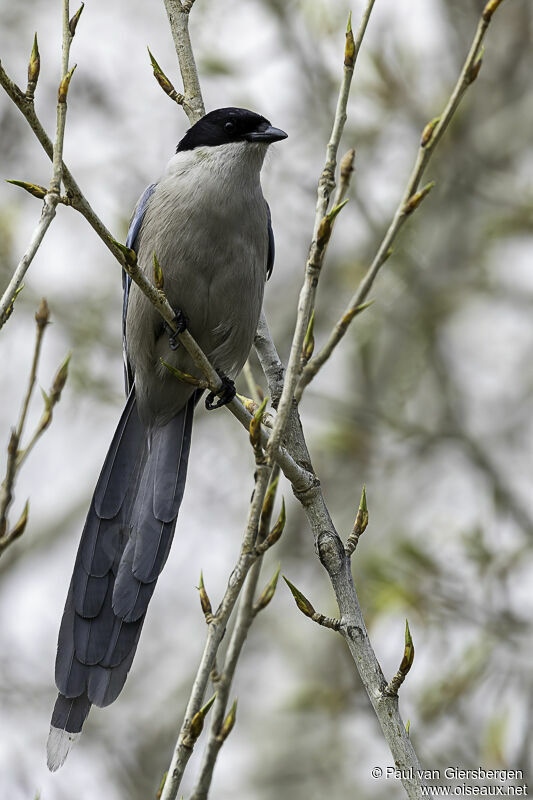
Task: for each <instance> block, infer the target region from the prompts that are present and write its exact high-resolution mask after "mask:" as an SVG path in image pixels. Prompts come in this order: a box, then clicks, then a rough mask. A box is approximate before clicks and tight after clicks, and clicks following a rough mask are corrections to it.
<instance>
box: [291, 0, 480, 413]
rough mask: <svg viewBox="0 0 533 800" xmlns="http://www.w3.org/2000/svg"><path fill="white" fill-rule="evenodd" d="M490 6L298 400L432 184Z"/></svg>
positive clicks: (476, 60) (473, 71)
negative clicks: (427, 178)
mask: <svg viewBox="0 0 533 800" xmlns="http://www.w3.org/2000/svg"><path fill="white" fill-rule="evenodd" d="M489 6H490V3H487V6H486V7H485V10H484V11H483V13H482V16H481V18H480V20H479V23H478V26H477V30H476V33H475V36H474V39H473V41H472V45H471V47H470V51H469V53H468V55H467V57H466V60H465V62H464V65H463V68H462V70H461V73H460V75H459V78H458V79H457V83H456V84H455V86H454V89H453V91H452V93H451V95H450V98H449V100H448V102H447V104H446V107H445V109H444V111H443V112H442V114H441V115H440V117H436V118H435V119H434V120H432V121H431V122H429V123H428V125H426V127H425V128H424V131H423V132H422V137H421V141H420V147H419V149H418V154H417V158H416V161H415V165H414V167H413V170H412V172H411V174H410V176H409V178H408V180H407V184H406V187H405V189H404V191H403V194H402V197H401V199H400V202H399V203H398V206H397V208H396V211H395V212H394V216H393V219H392V222H391V224H390V225H389V228H388V230H387V232H386V233H385V236H384V238H383V240H382V242H381V244H380V245H379V248H378V250H377V253H376V255H375V257H374V260H373V261H372V263H371V265H370V267H369V268H368V271H367V273H366V275H365V276H364V278H363V280H362V281H361V283H360V284H359V287H358V289H357V291H356V292H355V294H354V295H353V297H352V299H351V300H350V302H349V304H348V306H347V308H346V310H345V311H344V314H343V315H342V317H341V318H340V319H339V320H338V322H337V323H336V325H335V327H334V328H333V330H332V332H331V333H330V335H329V338H328V340H327V342H326V344H325V345H324V347H323V348H322V349H321V350H320V352H319V353H317V355H316V356H315V357H314V358H312V359H311V360H310V361H309V363H308V364H307V365H306V366H305V367H304V369H303V371H302V374H301V376H300V380H299V381H298V386H297V389H296V399H297V401H299V400H300V399H301V397H302V394H303V392H304V389H305V387H306V386H307V385H308V383H309V382H310V381H311V380H312V379H313V378H314V376H315V375H316V374H317V372H318V371H319V370H320V368H321V367H322V366H323V365H324V364H325V363H326V361H327V360H328V359H329V357H330V356H331V354H332V353H333V351H334V350H335V348H336V347H337V345H338V344H339V342H340V340H341V339H342V337H343V336H344V334H345V333H346V331H347V329H348V326H349V325H350V323H351V321H352V319H353V318H354V316H355V313H354V312H355V310H356V309H357V308H358V307H359V306H361V304H362V303H363V302H364V300H365V298H366V297H367V295H368V293H369V292H370V289H371V288H372V285H373V283H374V280H375V278H376V276H377V274H378V272H379V270H380V269H381V267H382V266H383V264H384V263H385V261H387V259H388V258H389V256H390V255H391V247H392V244H393V242H394V241H395V239H396V237H397V236H398V233H399V232H400V230H401V229H402V227H403V225H404V223H405V222H406V220H407V218H408V217H409V216H410V214H411V213H412V212H413V211H415V210H416V208H417V207H418V206H419V204H420V202H421V201H422V200H423V199H424V197H425V195H426V194H427V191H428V190H429V189H430V188H431V186H432V184H428V186H427V187H425V189H424V190H422V192H420V193H418V194H417V189H418V187H419V185H420V181H421V180H422V176H423V175H424V172H425V169H426V167H427V165H428V163H429V160H430V159H431V156H432V155H433V153H434V152H435V149H436V147H437V144H438V143H439V141H440V140H441V138H442V136H443V134H444V132H445V130H446V128H447V127H448V125H449V123H450V121H451V119H452V117H453V115H454V114H455V111H456V110H457V107H458V106H459V103H460V102H461V99H462V98H463V96H464V94H465V92H466V91H467V89H468V87H469V86H470V84H471V83H473V82H474V80H475V79H476V77H477V75H478V73H479V69H480V67H481V61H482V49H481V46H482V43H483V39H484V38H485V34H486V32H487V28H488V26H489V24H490V20H491V18H492V13H493V12H492V11H491V12H490V13H487V8H488V7H489Z"/></svg>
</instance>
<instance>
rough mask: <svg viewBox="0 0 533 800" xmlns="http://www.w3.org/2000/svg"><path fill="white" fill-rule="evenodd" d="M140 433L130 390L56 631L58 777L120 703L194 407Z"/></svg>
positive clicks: (162, 553)
mask: <svg viewBox="0 0 533 800" xmlns="http://www.w3.org/2000/svg"><path fill="white" fill-rule="evenodd" d="M196 401H197V398H191V400H190V401H189V403H188V404H187V406H186V407H185V408H183V409H182V411H180V412H179V414H178V415H177V416H176V417H175V418H174V419H173V420H171V422H169V423H168V424H167V425H165V426H162V427H154V428H153V429H151V430H149V429H147V428H146V427H145V426H144V425H143V423H142V422H141V420H140V418H139V415H138V413H137V407H136V401H135V394H134V390H132V392H131V394H130V396H129V398H128V401H127V403H126V407H125V409H124V412H123V414H122V417H121V419H120V422H119V425H118V427H117V430H116V432H115V435H114V437H113V441H112V443H111V446H110V448H109V452H108V454H107V457H106V460H105V462H104V466H103V468H102V472H101V475H100V478H99V480H98V483H97V486H96V489H95V493H94V496H93V500H92V502H91V506H90V508H89V513H88V515H87V521H86V523H85V527H84V529H83V533H82V539H81V542H80V547H79V550H78V555H77V558H76V563H75V567H74V573H73V576H72V580H71V585H70V589H69V593H68V596H67V601H66V605H65V611H64V614H63V619H62V622H61V628H60V632H59V641H58V650H57V658H56V684H57V687H58V689H59V692H60V694H59V696H58V698H57V701H56V704H55V707H54V712H53V715H52V727H51V729H50V736H49V742H48V766H49V768H50V769H52V770H55V769H58V768H59V767H60V766H61V764H62V763H63V762H64V760H65V758H66V756H67V754H68V751H69V749H70V747H71V746H72V743H73V741H74V740H75V738H76V737H77V736H78V735H79V733H80V732H81V728H82V725H83V723H84V721H85V718H86V717H87V714H88V713H89V709H90V707H91V704H94V705H98V706H105V705H109V703H112V702H113V700H115V699H116V697H118V695H119V694H120V691H121V689H122V687H123V685H124V682H125V680H126V677H127V674H128V671H129V669H130V666H131V664H132V661H133V657H134V655H135V650H136V648H137V643H138V641H139V636H140V633H141V629H142V626H143V623H144V619H145V614H146V610H147V607H148V603H149V601H150V598H151V596H152V593H153V591H154V588H155V584H156V581H157V577H158V576H159V573H160V572H161V570H162V568H163V566H164V564H165V561H166V559H167V557H168V554H169V550H170V545H171V543H172V538H173V534H174V528H175V526H176V519H177V514H178V511H179V507H180V503H181V500H182V497H183V490H184V486H185V477H186V473H187V462H188V455H189V448H190V443H191V427H192V417H193V411H194V405H195V403H196Z"/></svg>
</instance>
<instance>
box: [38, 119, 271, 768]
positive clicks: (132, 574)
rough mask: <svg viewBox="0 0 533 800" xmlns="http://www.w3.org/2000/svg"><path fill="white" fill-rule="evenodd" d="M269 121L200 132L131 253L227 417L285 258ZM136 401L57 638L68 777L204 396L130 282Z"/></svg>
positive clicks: (130, 357)
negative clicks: (159, 292)
mask: <svg viewBox="0 0 533 800" xmlns="http://www.w3.org/2000/svg"><path fill="white" fill-rule="evenodd" d="M286 136H287V134H286V133H284V131H282V130H279V128H274V127H272V125H271V124H270V122H269V121H268V120H267V119H265V118H264V117H262V116H260V115H259V114H255V113H253V112H251V111H247V110H245V109H241V108H221V109H218V110H216V111H212V112H211V113H209V114H207V115H206V116H204V117H203V118H202V119H200V121H199V122H197V123H196V124H195V125H193V126H192V127H191V128H190V129H189V130H188V131H187V133H186V134H185V136H184V137H183V139H182V140H181V141H180V143H179V144H178V147H177V150H176V154H175V155H174V156H173V157H172V158H171V160H170V161H169V163H168V165H167V167H166V170H165V172H164V174H163V176H162V177H161V178H160V180H159V181H158V182H157V183H155V184H153V185H152V186H149V187H148V189H146V191H145V192H144V194H143V195H142V196H141V198H140V200H139V202H138V203H137V206H136V209H135V211H134V213H133V217H132V221H131V224H130V229H129V232H128V238H127V245H128V246H129V247H131V248H133V249H134V250H135V251H136V253H137V260H138V263H139V265H140V267H141V269H142V270H143V271H144V272H145V274H146V275H147V276H148V277H149V278H150V279H151V278H152V275H153V269H154V267H153V264H154V254H155V257H156V259H157V262H158V263H159V265H160V267H161V270H162V273H163V280H164V291H165V294H166V296H167V298H168V300H169V302H170V304H171V305H172V307H173V308H174V309H175V313H176V324H177V326H178V329H179V331H182V330H184V329H185V327H187V328H188V329H189V330H190V332H191V334H192V335H193V336H194V338H195V339H196V341H197V342H198V343H199V345H200V346H201V347H202V349H203V350H204V352H205V353H206V354H207V356H208V357H209V359H210V361H211V363H212V364H213V365H214V366H215V368H216V369H217V370H218V371H219V374H220V375H221V377H222V378H223V384H224V390H223V392H222V394H221V395H219V400H218V402H214V401H215V397H214V395H212V394H210V395H209V396H208V397H207V400H206V405H207V407H208V408H218V407H219V406H220V405H223V404H224V403H226V402H229V400H231V399H232V397H233V396H234V395H235V388H234V386H233V382H232V378H235V377H236V376H237V374H238V373H239V371H240V370H241V368H242V366H243V364H244V362H245V361H246V358H247V356H248V353H249V351H250V348H251V345H252V341H253V337H254V333H255V330H256V326H257V322H258V320H259V314H260V311H261V305H262V301H263V291H264V285H265V281H266V280H267V278H268V277H269V276H270V273H271V271H272V266H273V260H274V238H273V234H272V226H271V222H270V211H269V207H268V205H267V203H266V201H265V199H264V197H263V193H262V191H261V183H260V172H261V167H262V165H263V160H264V158H265V154H266V151H267V148H268V146H269V145H270V144H271V143H272V142H276V141H279V140H281V139H285V138H286ZM123 284H124V311H123V338H124V354H125V372H126V394H127V401H126V406H125V408H124V411H123V413H122V416H121V418H120V422H119V424H118V427H117V430H116V432H115V435H114V437H113V440H112V442H111V446H110V448H109V451H108V453H107V456H106V459H105V461H104V466H103V468H102V472H101V474H100V477H99V479H98V483H97V485H96V489H95V491H94V495H93V498H92V502H91V506H90V508H89V512H88V515H87V520H86V522H85V527H84V529H83V533H82V537H81V542H80V545H79V549H78V553H77V556H76V562H75V564H74V572H73V575H72V580H71V582H70V588H69V590H68V595H67V600H66V605H65V610H64V613H63V619H62V622H61V628H60V631H59V641H58V646H57V658H56V670H55V678H56V684H57V688H58V689H59V694H58V697H57V700H56V704H55V707H54V711H53V714H52V723H51V728H50V735H49V738H48V748H47V750H48V766H49V768H50V769H51V770H56V769H58V768H59V767H60V766H61V764H62V763H63V762H64V760H65V758H66V757H67V754H68V752H69V749H70V747H71V745H72V743H73V742H74V741H75V739H76V738H77V737H78V736H79V734H80V732H81V729H82V726H83V723H84V721H85V719H86V717H87V714H88V713H89V709H90V707H91V705H92V704H94V705H96V706H107V705H109V704H110V703H112V702H113V701H114V700H115V699H116V698H117V696H118V695H119V693H120V691H121V690H122V687H123V685H124V682H125V680H126V676H127V674H128V671H129V669H130V667H131V664H132V661H133V656H134V654H135V650H136V648H137V643H138V641H139V636H140V633H141V628H142V626H143V622H144V618H145V615H146V610H147V607H148V603H149V601H150V598H151V596H152V593H153V591H154V588H155V584H156V582H157V578H158V576H159V574H160V572H161V570H162V568H163V566H164V564H165V561H166V560H167V557H168V553H169V549H170V545H171V543H172V538H173V534H174V528H175V527H176V520H177V516H178V511H179V507H180V503H181V500H182V497H183V490H184V485H185V477H186V473H187V461H188V458H189V449H190V445H191V428H192V420H193V412H194V408H195V406H196V404H197V403H198V400H199V399H200V395H201V392H200V391H199V390H197V389H195V388H194V386H191V385H190V384H186V383H182V382H180V381H179V380H177V379H176V378H175V377H174V376H173V375H172V374H171V373H170V372H169V371H168V370H167V369H166V368H165V366H164V365H163V364H162V363H161V359H163V360H164V361H166V362H168V363H169V364H172V365H173V366H175V367H177V368H178V369H180V370H182V371H183V372H188V373H193V374H194V372H195V367H194V364H193V363H192V361H191V359H190V357H189V356H188V355H187V353H186V352H185V350H184V349H183V347H182V346H180V344H179V341H178V339H177V337H176V336H175V335H174V334H173V332H172V330H171V329H170V328H168V327H167V326H166V325H165V323H164V321H163V319H162V317H161V316H160V315H159V314H158V312H157V311H156V310H155V308H154V307H153V305H152V304H151V303H150V302H149V301H148V300H147V298H146V297H145V295H144V294H143V293H142V292H141V291H140V290H139V288H138V287H137V286H136V285H135V284H132V283H131V280H130V279H129V278H128V277H127V276H125V275H124V281H123Z"/></svg>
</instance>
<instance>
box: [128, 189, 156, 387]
mask: <svg viewBox="0 0 533 800" xmlns="http://www.w3.org/2000/svg"><path fill="white" fill-rule="evenodd" d="M156 186H157V184H156V183H152V184H150V186H148V188H146V189H145V190H144V192H143V193H142V195H141V196H140V198H139V200H138V201H137V205H136V206H135V209H134V211H133V214H132V215H131V220H130V226H129V229H128V235H127V237H126V247H129V248H131V250H135V252H137V236H138V235H139V231H140V230H141V225H142V221H143V219H144V214H145V212H146V207H147V205H148V201H149V199H150V198H151V196H152V195H153V193H154V191H155V187H156ZM130 286H131V278H130V276H129V275H128V273H127V272H124V270H123V271H122V290H123V301H122V348H123V354H124V380H125V383H126V396H127V395H129V393H130V391H131V387H132V386H133V373H132V370H131V365H130V363H129V361H128V356H127V350H126V314H127V312H128V298H129V294H130Z"/></svg>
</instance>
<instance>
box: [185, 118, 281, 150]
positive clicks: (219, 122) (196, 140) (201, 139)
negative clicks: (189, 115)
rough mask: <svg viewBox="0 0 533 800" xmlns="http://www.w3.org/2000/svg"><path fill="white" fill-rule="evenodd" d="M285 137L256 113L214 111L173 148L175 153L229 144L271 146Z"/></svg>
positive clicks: (193, 127)
mask: <svg viewBox="0 0 533 800" xmlns="http://www.w3.org/2000/svg"><path fill="white" fill-rule="evenodd" d="M286 138H287V134H286V133H285V131H282V130H280V129H279V128H273V127H272V125H271V124H270V122H269V121H268V120H267V119H265V118H264V117H262V116H261V115H260V114H254V112H253V111H247V110H246V109H245V108H217V110H216V111H210V112H209V114H206V115H205V117H202V119H200V120H199V121H198V122H197V123H196V124H195V125H193V126H192V128H189V130H188V131H187V133H186V134H185V136H184V137H183V139H182V140H181V142H180V143H179V144H178V146H177V148H176V153H180V152H182V151H183V150H194V148H195V147H216V146H217V145H221V144H229V143H230V142H264V143H265V144H271V143H272V142H278V141H279V140H280V139H286Z"/></svg>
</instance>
